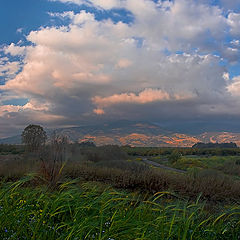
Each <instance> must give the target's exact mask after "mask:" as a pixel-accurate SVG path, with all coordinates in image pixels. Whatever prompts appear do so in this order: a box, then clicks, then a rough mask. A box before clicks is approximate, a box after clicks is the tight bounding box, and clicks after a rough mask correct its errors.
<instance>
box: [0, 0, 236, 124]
mask: <svg viewBox="0 0 240 240" xmlns="http://www.w3.org/2000/svg"><path fill="white" fill-rule="evenodd" d="M61 1H62V2H65V3H67V2H72V3H75V4H79V5H81V4H83V3H85V4H88V5H91V7H92V8H96V9H98V10H99V11H102V10H104V11H110V10H111V9H112V8H115V9H116V8H125V9H126V10H127V11H129V12H130V13H131V14H132V15H133V21H132V22H129V23H124V22H121V21H119V22H113V21H112V20H111V19H110V18H109V19H106V18H104V19H103V20H96V18H95V15H94V13H93V12H92V13H90V12H86V11H80V12H79V13H74V12H63V13H51V14H50V15H51V16H52V17H53V18H56V17H57V18H61V19H63V21H64V20H67V21H68V22H69V21H70V24H68V25H63V26H62V27H45V28H41V29H38V30H35V31H32V32H30V33H29V34H28V36H27V40H28V41H29V42H30V43H31V44H30V45H28V46H27V45H26V46H25V45H24V44H22V43H21V44H20V46H19V45H15V44H11V45H9V46H5V47H4V49H3V50H2V51H3V52H4V53H5V54H6V55H11V56H12V57H16V56H20V60H19V61H10V60H9V59H6V56H4V57H2V58H1V59H2V60H0V75H1V74H2V75H4V74H5V75H7V76H6V82H5V84H3V85H1V86H0V91H1V92H0V94H1V97H2V98H3V97H4V99H5V100H9V99H11V98H12V97H13V96H15V98H26V99H28V103H27V104H26V105H24V106H12V105H4V102H3V101H2V103H1V105H2V106H1V107H0V124H1V122H2V123H3V122H7V121H8V124H9V122H11V123H12V124H18V125H21V124H22V125H24V124H25V123H26V122H29V121H38V122H40V123H44V124H46V125H49V126H50V125H51V124H52V125H54V124H56V125H62V126H65V125H69V124H70V125H78V124H80V123H82V122H86V121H89V120H91V121H95V120H96V119H98V120H99V119H103V120H107V119H114V118H118V119H119V118H125V119H127V118H130V119H139V118H140V119H145V120H147V119H148V120H150V121H161V119H162V118H163V116H164V118H165V119H166V118H175V117H176V116H180V117H183V118H192V116H201V117H202V118H204V117H206V118H209V116H214V117H215V116H216V115H221V116H222V115H223V114H230V115H231V114H233V115H236V114H237V115H240V111H239V110H238V107H239V94H237V92H238V89H239V77H235V78H233V79H230V78H229V76H228V74H227V71H228V70H227V68H226V66H225V65H224V64H222V62H223V60H224V61H229V62H236V61H239V54H238V51H239V45H238V36H239V32H238V26H239V16H238V14H237V13H233V12H231V13H229V14H228V15H227V16H226V15H225V14H224V12H223V9H221V8H220V7H218V6H211V5H207V4H206V3H203V2H202V1H199V2H198V1H193V0H188V1H187V0H176V1H158V2H156V1H151V0H108V1H101V0H99V1H83V0H61ZM227 36H231V38H232V41H231V42H230V41H227V42H226V41H225V39H226V37H227Z"/></svg>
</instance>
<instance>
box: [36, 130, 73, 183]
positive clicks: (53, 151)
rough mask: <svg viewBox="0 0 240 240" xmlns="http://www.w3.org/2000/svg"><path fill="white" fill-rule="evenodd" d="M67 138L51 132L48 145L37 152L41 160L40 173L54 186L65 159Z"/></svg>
mask: <svg viewBox="0 0 240 240" xmlns="http://www.w3.org/2000/svg"><path fill="white" fill-rule="evenodd" d="M67 144H68V138H67V137H66V136H62V135H56V134H55V133H54V134H53V136H52V138H51V142H50V145H49V146H46V147H45V148H44V149H43V150H42V151H41V152H40V154H39V159H40V161H41V167H40V174H41V176H42V177H43V179H44V180H46V181H47V182H48V184H49V187H51V188H53V187H55V186H56V184H57V182H58V180H59V178H60V176H61V172H62V169H63V167H64V164H65V161H66V149H67Z"/></svg>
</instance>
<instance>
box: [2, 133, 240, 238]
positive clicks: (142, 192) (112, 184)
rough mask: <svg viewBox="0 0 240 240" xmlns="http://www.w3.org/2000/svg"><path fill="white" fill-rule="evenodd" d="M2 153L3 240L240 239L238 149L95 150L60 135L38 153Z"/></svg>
mask: <svg viewBox="0 0 240 240" xmlns="http://www.w3.org/2000/svg"><path fill="white" fill-rule="evenodd" d="M0 150H1V151H0V153H1V154H0V179H1V188H0V236H1V239H108V240H110V239H112V240H116V239H169V240H170V239H236V240H237V239H239V238H240V221H239V215H240V207H239V203H240V182H239V180H238V178H237V176H239V175H238V174H239V167H240V164H239V163H238V159H239V158H240V152H239V149H238V148H237V149H234V150H233V149H227V150H226V151H225V149H201V150H199V149H186V148H184V149H174V148H131V147H129V146H125V147H119V146H101V147H96V146H95V145H93V144H78V143H74V144H69V143H67V141H66V139H65V138H64V137H61V136H60V137H59V136H55V137H54V138H53V139H52V140H51V141H50V142H49V144H48V145H47V146H43V148H41V149H39V151H38V152H33V153H30V152H26V151H24V148H23V146H12V145H1V146H0ZM16 152H17V153H16ZM220 152H221V154H222V155H223V156H221V154H220ZM198 154H199V155H198ZM143 157H145V158H146V157H147V158H149V159H151V160H153V161H156V162H160V163H162V164H165V165H170V166H173V167H175V168H180V169H185V170H187V172H186V173H176V172H172V171H167V170H164V169H160V168H156V167H153V166H151V165H146V164H145V163H144V162H143V161H141V159H142V158H143ZM29 174H31V175H30V176H29ZM26 176H28V177H26Z"/></svg>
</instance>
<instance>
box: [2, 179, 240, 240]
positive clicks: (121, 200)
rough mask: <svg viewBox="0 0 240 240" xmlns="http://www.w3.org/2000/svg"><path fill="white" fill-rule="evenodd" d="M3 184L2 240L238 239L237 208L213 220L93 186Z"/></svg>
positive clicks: (198, 208) (180, 206)
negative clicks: (49, 187)
mask: <svg viewBox="0 0 240 240" xmlns="http://www.w3.org/2000/svg"><path fill="white" fill-rule="evenodd" d="M28 180H29V179H23V180H21V181H18V182H15V183H13V184H10V183H2V184H1V188H0V238H1V239H3V240H5V239H48V240H51V239H54V240H55V239H81V240H82V239H98V240H100V239H101V240H110V239H111V240H122V239H124V240H125V239H126V240H128V239H129V240H130V239H139V240H140V239H142V240H143V239H146V240H159V239H169V240H170V239H181V240H184V239H206V240H208V239H211V240H214V239H216V240H219V239H231V240H239V238H240V222H239V214H240V208H239V207H235V208H234V207H232V208H231V209H228V210H225V212H222V213H219V214H218V215H217V216H209V215H208V214H207V213H206V212H205V211H204V208H203V205H201V204H199V203H198V201H197V202H196V203H193V204H192V203H187V202H183V201H173V200H169V199H168V198H164V196H165V195H168V194H170V193H168V192H159V193H156V194H155V195H154V196H153V197H151V198H149V199H146V198H144V197H143V196H141V195H139V194H136V193H126V192H122V191H116V190H114V189H112V188H109V187H108V188H106V187H103V186H98V184H94V183H91V184H89V183H85V184H82V185H81V186H79V185H78V184H77V183H75V184H72V183H67V182H66V183H64V184H62V185H61V186H60V187H59V190H58V191H54V192H47V191H46V190H45V188H44V187H43V186H42V187H41V188H30V187H27V184H28Z"/></svg>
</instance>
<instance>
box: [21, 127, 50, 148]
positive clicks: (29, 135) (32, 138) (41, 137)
mask: <svg viewBox="0 0 240 240" xmlns="http://www.w3.org/2000/svg"><path fill="white" fill-rule="evenodd" d="M21 136H22V143H23V144H25V145H26V148H27V150H28V151H30V152H36V151H37V150H39V148H40V146H42V145H44V144H45V142H46V140H47V134H46V132H45V131H44V130H43V128H42V127H41V126H40V125H33V124H30V125H28V126H27V127H26V128H25V129H24V130H23V132H22V135H21Z"/></svg>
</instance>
